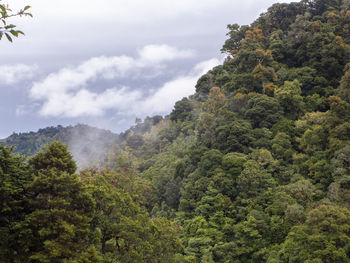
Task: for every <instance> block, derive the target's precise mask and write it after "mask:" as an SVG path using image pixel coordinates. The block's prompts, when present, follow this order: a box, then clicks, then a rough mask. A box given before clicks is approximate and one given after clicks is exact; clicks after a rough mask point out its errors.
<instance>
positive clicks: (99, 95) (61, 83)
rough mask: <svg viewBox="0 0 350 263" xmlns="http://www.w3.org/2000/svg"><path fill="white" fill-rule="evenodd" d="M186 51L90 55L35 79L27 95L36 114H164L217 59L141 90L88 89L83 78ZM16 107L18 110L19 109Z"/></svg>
mask: <svg viewBox="0 0 350 263" xmlns="http://www.w3.org/2000/svg"><path fill="white" fill-rule="evenodd" d="M192 56H193V52H192V51H190V50H178V49H176V48H174V47H170V46H167V45H159V46H157V45H149V46H146V47H144V48H142V49H140V50H139V52H138V57H137V58H132V57H129V56H117V57H95V58H92V59H89V60H88V61H85V62H83V63H81V64H80V65H78V66H77V67H75V68H73V67H70V68H64V69H61V70H59V71H58V72H55V73H51V74H50V75H48V76H47V77H46V78H44V79H43V80H41V81H39V82H35V83H34V84H33V86H32V88H31V91H30V95H31V97H32V98H33V99H34V100H37V101H42V106H41V108H40V110H39V113H40V115H42V116H55V117H58V116H59V117H69V118H76V117H83V116H85V117H86V116H88V117H92V116H102V115H104V114H105V113H106V112H107V111H114V112H115V114H121V115H128V116H131V115H137V116H140V117H142V116H146V115H150V114H155V113H157V114H166V113H168V112H170V111H171V109H172V108H173V106H174V103H175V102H176V101H178V100H179V99H181V98H183V97H186V96H189V95H191V94H193V93H194V91H195V88H194V87H195V84H196V81H197V79H198V78H199V77H200V76H201V75H202V74H204V73H205V72H206V71H208V70H209V69H211V68H212V67H214V66H215V65H218V64H219V63H220V62H219V61H218V60H217V59H211V60H208V61H205V62H202V63H199V64H197V65H196V66H195V67H194V68H193V69H192V70H191V71H190V72H188V74H185V75H182V76H178V77H176V78H174V79H172V80H170V81H168V82H166V83H164V84H163V85H162V86H161V87H159V88H156V89H154V90H153V93H151V94H149V93H148V95H146V94H144V93H143V92H142V91H140V90H137V89H135V88H133V87H131V88H130V87H122V88H116V87H114V88H110V89H105V90H104V91H102V92H94V91H92V90H89V81H92V80H97V79H114V78H117V77H126V76H129V75H130V74H131V73H134V71H135V70H136V71H137V70H140V71H141V70H147V69H150V68H155V69H159V65H161V64H162V63H163V62H166V61H171V60H176V59H181V58H189V57H192ZM20 111H21V110H20V109H19V112H20Z"/></svg>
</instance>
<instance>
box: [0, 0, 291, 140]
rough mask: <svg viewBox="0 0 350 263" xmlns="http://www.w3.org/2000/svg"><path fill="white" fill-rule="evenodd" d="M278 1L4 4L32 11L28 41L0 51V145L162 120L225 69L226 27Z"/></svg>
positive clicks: (0, 44)
mask: <svg viewBox="0 0 350 263" xmlns="http://www.w3.org/2000/svg"><path fill="white" fill-rule="evenodd" d="M276 2H290V1H277V0H245V1H241V0H84V1H83V0H50V1H48V0H31V1H24V0H7V1H6V0H3V1H2V3H8V4H9V5H10V6H11V7H12V9H14V10H16V9H20V8H21V7H24V6H25V5H31V6H32V8H31V9H30V11H31V13H32V14H33V16H34V18H19V19H14V20H13V21H12V22H13V23H14V24H16V25H17V26H18V28H19V29H21V30H23V31H24V32H25V34H26V35H25V36H23V37H20V38H19V39H15V41H14V43H9V42H7V41H6V40H4V39H3V40H1V41H0V54H1V60H0V90H1V93H0V94H1V96H0V118H1V119H0V122H1V125H0V138H3V137H6V136H8V135H10V134H11V133H13V132H27V131H36V130H37V129H39V128H44V127H46V126H56V125H58V124H61V125H69V124H72V125H74V124H76V123H86V124H89V125H92V126H97V127H101V128H106V129H110V130H112V131H114V132H120V131H123V130H125V129H127V128H128V127H129V126H130V125H131V124H133V123H134V120H135V118H136V117H141V118H144V117H146V116H152V115H155V114H161V115H167V114H168V113H170V112H171V110H172V108H173V105H174V103H175V102H176V101H178V100H179V99H181V98H183V97H186V96H188V95H191V94H193V93H194V85H195V83H196V80H197V79H198V78H199V77H200V76H201V75H202V74H204V73H205V72H207V71H208V70H209V69H211V68H212V67H214V66H215V65H218V64H220V63H221V62H222V59H223V55H222V54H221V53H220V49H221V47H222V45H223V43H224V41H225V39H226V35H225V34H226V33H227V30H226V25H227V24H233V23H238V24H250V23H251V22H253V20H254V19H256V18H257V17H258V15H259V14H260V13H262V12H264V11H265V10H266V9H267V8H268V7H269V6H271V5H272V4H273V3H276Z"/></svg>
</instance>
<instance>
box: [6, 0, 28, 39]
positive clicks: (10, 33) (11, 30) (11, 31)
mask: <svg viewBox="0 0 350 263" xmlns="http://www.w3.org/2000/svg"><path fill="white" fill-rule="evenodd" d="M0 2H1V0H0ZM29 8H30V6H28V5H27V6H25V7H24V8H23V9H21V10H19V11H17V12H13V11H12V10H11V9H10V7H9V6H8V5H7V4H1V3H0V21H1V22H2V24H4V26H0V40H1V38H2V37H3V35H5V36H6V38H7V40H8V41H10V42H12V37H18V36H19V35H24V33H23V32H22V31H21V30H17V29H16V26H15V25H13V24H8V23H7V21H8V19H9V18H11V17H15V16H30V17H32V14H31V13H28V12H27V10H28V9H29Z"/></svg>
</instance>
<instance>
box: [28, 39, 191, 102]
mask: <svg viewBox="0 0 350 263" xmlns="http://www.w3.org/2000/svg"><path fill="white" fill-rule="evenodd" d="M192 56H193V52H192V51H191V50H179V49H177V48H174V47H170V46H167V45H149V46H145V47H144V48H142V49H141V50H139V57H137V58H133V57H129V56H114V57H104V56H102V57H94V58H91V59H89V60H87V61H85V62H83V63H81V64H80V65H79V66H77V67H69V68H63V69H61V70H60V71H58V72H55V73H51V74H50V75H48V76H47V77H46V78H45V79H43V80H41V81H38V82H35V83H34V85H33V87H32V89H31V91H30V94H31V97H32V98H34V99H46V98H51V97H53V96H59V95H60V94H61V95H62V94H64V93H66V92H68V91H72V90H76V89H79V88H81V87H83V86H85V85H86V84H87V83H88V82H89V81H92V80H94V79H96V78H103V79H114V78H116V77H127V76H128V75H130V74H131V73H135V71H137V70H140V69H144V68H155V69H156V68H159V66H160V65H161V63H163V62H165V61H171V60H176V59H183V58H189V57H192Z"/></svg>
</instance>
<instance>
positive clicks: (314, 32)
mask: <svg viewBox="0 0 350 263" xmlns="http://www.w3.org/2000/svg"><path fill="white" fill-rule="evenodd" d="M228 31H229V32H228V34H227V36H228V39H227V40H226V42H225V43H224V45H223V48H222V50H221V51H222V52H224V53H225V54H226V55H227V57H226V59H225V62H224V63H223V65H220V66H217V67H215V68H213V69H212V70H210V71H209V72H208V73H206V74H205V75H203V76H202V77H201V78H200V79H199V80H198V82H197V85H196V92H195V94H193V95H192V96H190V97H188V98H183V99H182V100H180V101H178V102H177V103H176V104H175V105H174V109H173V111H172V112H171V113H170V114H169V116H166V117H165V118H163V117H160V116H155V117H148V118H146V119H145V120H144V121H143V122H138V123H137V124H136V125H135V126H133V127H131V128H130V129H129V130H127V131H125V132H124V133H122V134H120V137H119V141H118V142H117V143H116V144H115V145H114V146H113V147H112V148H108V149H106V150H105V151H104V152H105V153H106V157H105V158H103V160H102V161H101V162H100V163H99V166H100V167H104V168H107V169H89V170H85V171H81V172H80V174H79V176H78V175H77V174H75V173H74V171H75V164H74V161H73V160H72V159H71V157H70V155H69V153H68V152H67V149H66V148H65V147H64V145H61V144H59V143H57V142H56V143H53V144H51V145H49V146H47V147H46V148H45V151H44V152H41V153H39V154H37V155H34V157H32V158H31V159H30V160H29V161H28V162H24V161H23V160H22V159H20V157H19V156H17V155H14V154H12V153H11V151H10V150H9V149H8V148H6V147H2V148H1V147H0V150H1V151H0V168H1V169H0V175H1V176H2V177H1V178H5V179H3V180H4V181H6V180H7V181H6V184H4V185H5V186H6V187H3V188H0V193H1V194H2V195H1V196H4V198H2V199H1V200H2V202H3V203H4V207H6V208H7V209H4V211H5V212H6V213H5V214H4V216H2V217H0V222H5V223H3V225H5V227H3V228H0V231H2V233H5V234H6V235H5V234H4V235H3V236H4V237H5V238H4V241H1V242H2V243H0V246H1V248H2V249H0V261H1V259H7V258H11V260H12V259H13V260H12V261H8V262H24V261H21V260H25V259H28V258H30V259H31V260H32V261H26V262H63V259H68V261H69V260H71V261H72V262H74V260H75V261H77V262H123V263H124V262H147V263H148V262H191V263H202V262H203V263H211V262H222V263H224V262H225V263H226V262H235V263H255V262H256V263H260V262H268V263H291V262H293V263H299V262H325V263H326V262H327V263H328V262H329V263H331V262H350V224H349V222H350V210H349V209H350V202H349V194H350V2H349V1H347V0H302V1H300V2H297V3H290V4H275V5H273V6H272V7H270V8H269V9H268V11H267V12H266V13H263V14H261V15H260V17H259V18H258V19H257V20H256V21H254V22H253V23H252V24H251V25H243V26H240V25H237V24H232V25H229V26H228ZM94 143H96V142H92V144H94ZM6 164H7V166H6ZM1 165H2V166H1ZM11 175H13V177H11ZM8 189H10V190H8ZM1 191H2V192H1ZM67 200H68V201H67ZM75 200H81V201H82V202H83V205H78V203H77V202H75ZM70 202H72V204H71V203H70ZM8 204H13V205H12V206H11V205H8ZM79 213H80V214H83V215H84V216H80V217H79V216H77V215H76V214H79ZM46 214H48V216H44V215H46ZM66 215H68V216H66ZM55 216H57V217H55ZM52 218H58V220H57V221H55V220H53V221H52V220H51V219H52ZM76 222H78V224H76ZM58 230H60V231H62V232H63V234H61V232H60V231H58ZM79 236H81V237H82V238H79ZM18 237H21V238H20V239H19V240H20V241H18ZM22 240H24V241H23V243H24V244H26V245H25V246H20V245H18V242H19V243H20V242H22ZM26 241H27V242H26ZM23 243H22V244H23ZM7 244H10V245H7ZM79 251H80V252H79ZM60 260H61V261H60ZM5 262H6V260H5Z"/></svg>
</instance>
